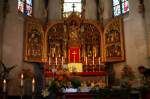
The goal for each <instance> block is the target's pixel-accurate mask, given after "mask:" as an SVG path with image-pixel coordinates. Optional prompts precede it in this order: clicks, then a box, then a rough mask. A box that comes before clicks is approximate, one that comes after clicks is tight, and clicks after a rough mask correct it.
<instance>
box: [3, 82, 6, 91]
mask: <svg viewBox="0 0 150 99" xmlns="http://www.w3.org/2000/svg"><path fill="white" fill-rule="evenodd" d="M3 92H6V80H5V79H4V80H3Z"/></svg>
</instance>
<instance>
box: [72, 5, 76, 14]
mask: <svg viewBox="0 0 150 99" xmlns="http://www.w3.org/2000/svg"><path fill="white" fill-rule="evenodd" d="M75 7H76V6H75V4H74V3H73V4H72V9H73V12H74V9H75Z"/></svg>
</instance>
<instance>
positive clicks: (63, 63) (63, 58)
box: [61, 56, 64, 65]
mask: <svg viewBox="0 0 150 99" xmlns="http://www.w3.org/2000/svg"><path fill="white" fill-rule="evenodd" d="M61 61H62V65H63V64H64V58H63V56H62V59H61Z"/></svg>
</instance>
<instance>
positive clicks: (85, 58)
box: [85, 57, 87, 65]
mask: <svg viewBox="0 0 150 99" xmlns="http://www.w3.org/2000/svg"><path fill="white" fill-rule="evenodd" d="M85 64H86V65H87V57H85Z"/></svg>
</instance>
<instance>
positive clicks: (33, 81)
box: [32, 78, 35, 93]
mask: <svg viewBox="0 0 150 99" xmlns="http://www.w3.org/2000/svg"><path fill="white" fill-rule="evenodd" d="M34 91H35V80H34V78H33V79H32V93H34Z"/></svg>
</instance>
